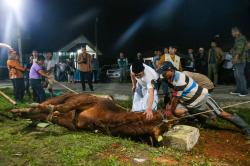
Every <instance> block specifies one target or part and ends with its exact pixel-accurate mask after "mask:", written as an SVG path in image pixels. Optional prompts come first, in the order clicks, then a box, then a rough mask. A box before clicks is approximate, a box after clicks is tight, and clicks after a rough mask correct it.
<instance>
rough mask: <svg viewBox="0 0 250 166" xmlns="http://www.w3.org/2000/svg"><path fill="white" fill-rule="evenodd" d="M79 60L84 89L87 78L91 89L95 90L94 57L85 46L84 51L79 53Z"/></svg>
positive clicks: (83, 88)
mask: <svg viewBox="0 0 250 166" xmlns="http://www.w3.org/2000/svg"><path fill="white" fill-rule="evenodd" d="M77 62H78V64H79V70H80V72H81V83H82V90H83V91H85V90H86V87H85V80H86V79H87V80H88V84H89V89H90V90H91V91H94V88H93V85H92V67H91V63H92V58H91V56H90V55H89V54H88V53H87V50H86V48H85V47H83V48H82V52H81V53H80V54H79V56H78V59H77Z"/></svg>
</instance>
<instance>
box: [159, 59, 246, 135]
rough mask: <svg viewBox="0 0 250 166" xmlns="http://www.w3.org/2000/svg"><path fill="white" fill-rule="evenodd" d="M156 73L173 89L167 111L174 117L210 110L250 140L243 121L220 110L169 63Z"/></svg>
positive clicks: (187, 77) (189, 79)
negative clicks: (190, 112)
mask: <svg viewBox="0 0 250 166" xmlns="http://www.w3.org/2000/svg"><path fill="white" fill-rule="evenodd" d="M157 72H158V73H159V74H162V76H163V77H164V78H165V79H167V81H168V83H169V84H170V85H171V86H172V89H173V95H172V99H171V103H170V105H169V107H168V110H167V111H171V112H173V113H174V114H175V115H176V116H184V115H185V114H188V113H189V111H192V110H193V111H196V112H202V111H206V110H208V109H211V110H213V113H214V114H215V115H217V116H219V117H221V118H223V119H225V120H228V121H230V122H231V123H233V124H234V125H235V126H237V127H239V128H240V129H241V131H242V133H243V134H244V135H245V136H246V138H247V139H250V126H249V125H248V124H247V123H246V122H245V121H244V120H243V119H241V118H240V117H239V116H238V115H236V114H233V115H232V114H230V113H228V112H225V111H224V110H222V108H220V107H219V106H218V104H217V103H216V102H215V101H214V100H213V99H212V97H211V96H210V95H209V94H208V90H207V89H206V88H201V87H200V86H199V85H198V84H197V83H196V82H195V81H194V80H193V79H192V78H191V77H189V76H187V75H185V74H184V73H182V72H179V71H177V70H176V68H175V67H174V66H173V65H172V63H171V62H165V63H164V64H163V65H162V66H161V67H160V69H159V70H158V71H157Z"/></svg>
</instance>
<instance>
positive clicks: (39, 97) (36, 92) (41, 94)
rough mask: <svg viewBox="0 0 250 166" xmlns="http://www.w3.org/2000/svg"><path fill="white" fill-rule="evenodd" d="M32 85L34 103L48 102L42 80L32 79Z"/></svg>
mask: <svg viewBox="0 0 250 166" xmlns="http://www.w3.org/2000/svg"><path fill="white" fill-rule="evenodd" d="M30 85H31V88H32V91H33V101H34V102H37V103H42V102H43V101H45V100H46V95H45V91H44V89H43V86H42V80H41V79H30Z"/></svg>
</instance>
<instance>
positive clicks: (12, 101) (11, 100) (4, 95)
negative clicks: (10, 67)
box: [0, 91, 16, 105]
mask: <svg viewBox="0 0 250 166" xmlns="http://www.w3.org/2000/svg"><path fill="white" fill-rule="evenodd" d="M0 95H2V96H3V97H4V98H5V99H7V100H8V101H9V102H10V103H11V104H13V105H16V102H15V101H14V100H13V99H11V98H10V97H9V96H7V95H6V94H5V93H3V92H2V91H0Z"/></svg>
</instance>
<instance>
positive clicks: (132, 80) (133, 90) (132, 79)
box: [130, 73, 137, 94]
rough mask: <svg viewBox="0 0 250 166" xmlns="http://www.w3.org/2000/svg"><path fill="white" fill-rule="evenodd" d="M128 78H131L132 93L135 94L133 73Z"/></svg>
mask: <svg viewBox="0 0 250 166" xmlns="http://www.w3.org/2000/svg"><path fill="white" fill-rule="evenodd" d="M130 77H131V82H132V93H133V94H134V93H135V88H136V82H137V81H136V79H135V75H134V74H133V73H130Z"/></svg>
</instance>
